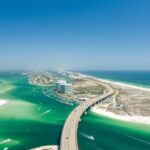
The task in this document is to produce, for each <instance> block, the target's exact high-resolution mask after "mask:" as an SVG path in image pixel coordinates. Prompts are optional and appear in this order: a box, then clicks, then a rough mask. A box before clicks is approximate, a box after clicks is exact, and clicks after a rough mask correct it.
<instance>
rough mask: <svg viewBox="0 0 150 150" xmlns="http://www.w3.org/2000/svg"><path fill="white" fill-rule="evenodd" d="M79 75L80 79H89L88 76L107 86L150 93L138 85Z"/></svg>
mask: <svg viewBox="0 0 150 150" xmlns="http://www.w3.org/2000/svg"><path fill="white" fill-rule="evenodd" d="M80 75H81V76H82V77H86V78H89V76H90V77H91V78H93V79H96V80H98V81H101V82H104V83H108V84H114V85H118V86H123V87H127V88H131V89H138V90H143V91H148V92H150V88H148V87H141V86H138V85H132V84H130V83H122V82H119V81H110V80H109V79H108V80H107V79H102V78H100V77H94V76H91V75H86V74H83V73H80Z"/></svg>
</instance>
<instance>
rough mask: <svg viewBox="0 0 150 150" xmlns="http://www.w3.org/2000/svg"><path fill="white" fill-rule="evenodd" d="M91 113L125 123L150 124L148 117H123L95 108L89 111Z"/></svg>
mask: <svg viewBox="0 0 150 150" xmlns="http://www.w3.org/2000/svg"><path fill="white" fill-rule="evenodd" d="M91 111H92V112H94V113H96V114H99V115H102V116H106V117H109V118H113V119H117V120H122V121H127V122H136V123H144V124H150V117H147V116H124V115H116V114H114V113H113V112H108V111H106V110H104V109H100V108H97V107H96V106H95V107H93V108H92V109H91Z"/></svg>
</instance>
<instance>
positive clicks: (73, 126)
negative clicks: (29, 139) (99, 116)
mask: <svg viewBox="0 0 150 150" xmlns="http://www.w3.org/2000/svg"><path fill="white" fill-rule="evenodd" d="M102 85H103V86H105V87H106V89H107V92H105V93H104V94H103V95H101V96H99V97H96V98H94V99H92V100H90V101H86V102H84V103H82V104H80V105H79V106H77V107H76V108H75V109H74V110H73V111H72V112H71V113H70V115H69V116H68V118H67V120H66V122H65V124H64V127H63V130H62V135H61V141H60V150H78V142H77V128H78V122H79V121H80V117H81V116H82V114H83V113H84V112H85V111H86V110H87V109H89V108H90V107H92V106H93V105H95V104H96V103H98V102H101V101H103V100H105V99H107V98H108V97H110V96H112V95H113V93H114V92H113V89H112V88H111V87H110V86H108V85H107V84H104V83H102Z"/></svg>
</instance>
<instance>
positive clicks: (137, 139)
mask: <svg viewBox="0 0 150 150" xmlns="http://www.w3.org/2000/svg"><path fill="white" fill-rule="evenodd" d="M122 135H124V136H126V137H129V138H131V139H134V140H136V141H138V142H141V143H144V144H148V145H150V142H148V141H145V140H142V139H139V138H137V137H134V136H131V135H128V134H122Z"/></svg>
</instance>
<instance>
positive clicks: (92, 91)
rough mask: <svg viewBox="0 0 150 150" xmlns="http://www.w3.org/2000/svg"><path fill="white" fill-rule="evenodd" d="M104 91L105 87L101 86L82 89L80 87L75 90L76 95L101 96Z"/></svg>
mask: <svg viewBox="0 0 150 150" xmlns="http://www.w3.org/2000/svg"><path fill="white" fill-rule="evenodd" d="M103 91H104V87H103V86H101V85H98V86H89V87H82V86H79V87H77V88H76V90H75V94H93V95H99V94H102V93H103Z"/></svg>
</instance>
